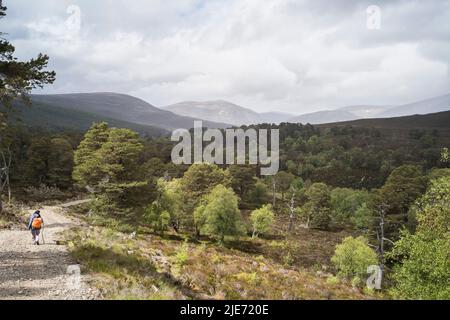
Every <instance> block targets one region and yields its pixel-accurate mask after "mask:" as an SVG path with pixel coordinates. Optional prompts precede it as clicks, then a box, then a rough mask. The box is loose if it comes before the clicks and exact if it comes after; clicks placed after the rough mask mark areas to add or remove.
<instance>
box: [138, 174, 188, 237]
mask: <svg viewBox="0 0 450 320" xmlns="http://www.w3.org/2000/svg"><path fill="white" fill-rule="evenodd" d="M175 181H176V180H174V181H172V182H166V181H165V180H163V179H160V180H159V181H158V196H157V198H156V200H155V201H153V202H152V203H151V204H150V205H149V206H148V207H147V208H146V210H145V214H144V216H145V218H146V221H147V222H148V223H149V224H150V226H151V228H152V229H153V230H154V231H155V232H159V233H161V234H163V233H164V231H165V230H167V228H168V227H169V226H170V225H174V226H175V227H176V225H177V213H178V212H177V210H178V209H177V208H178V204H179V203H178V201H179V200H178V198H177V197H176V193H174V192H173V188H172V187H173V185H174V182H175Z"/></svg>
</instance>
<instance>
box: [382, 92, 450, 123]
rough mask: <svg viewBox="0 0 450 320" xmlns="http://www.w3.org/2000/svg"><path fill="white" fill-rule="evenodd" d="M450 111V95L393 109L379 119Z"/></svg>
mask: <svg viewBox="0 0 450 320" xmlns="http://www.w3.org/2000/svg"><path fill="white" fill-rule="evenodd" d="M447 110H450V94H446V95H444V96H439V97H435V98H431V99H426V100H421V101H418V102H413V103H408V104H404V105H400V106H396V107H391V108H389V109H387V110H385V111H383V112H381V113H380V114H379V115H377V117H383V118H384V117H399V116H406V115H411V114H427V113H435V112H441V111H447Z"/></svg>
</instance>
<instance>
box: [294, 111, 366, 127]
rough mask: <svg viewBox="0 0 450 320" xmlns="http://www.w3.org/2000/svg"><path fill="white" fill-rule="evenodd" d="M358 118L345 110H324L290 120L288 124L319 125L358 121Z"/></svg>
mask: <svg viewBox="0 0 450 320" xmlns="http://www.w3.org/2000/svg"><path fill="white" fill-rule="evenodd" d="M358 118H359V117H358V116H356V115H354V114H353V113H351V112H348V111H345V110H325V111H317V112H312V113H306V114H303V115H300V116H296V117H293V118H290V119H289V120H288V122H293V123H303V124H306V123H310V124H320V123H328V122H339V121H347V120H354V119H358Z"/></svg>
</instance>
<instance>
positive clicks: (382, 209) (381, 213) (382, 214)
mask: <svg viewBox="0 0 450 320" xmlns="http://www.w3.org/2000/svg"><path fill="white" fill-rule="evenodd" d="M388 208H389V206H388V205H387V204H385V203H382V204H381V205H380V206H379V207H378V219H379V227H378V230H377V240H378V250H377V251H378V255H379V259H380V283H382V281H383V277H384V265H385V256H384V242H385V241H388V242H390V243H392V244H393V241H392V240H390V239H388V238H386V237H385V236H384V226H385V223H386V212H387V209H388Z"/></svg>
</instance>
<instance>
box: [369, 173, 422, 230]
mask: <svg viewBox="0 0 450 320" xmlns="http://www.w3.org/2000/svg"><path fill="white" fill-rule="evenodd" d="M426 185H427V178H426V176H424V175H422V171H421V169H420V168H419V167H418V166H413V165H403V166H400V167H398V168H396V169H394V171H392V173H391V174H390V175H389V177H388V179H387V181H386V183H385V184H384V185H383V187H382V188H381V189H379V191H378V192H377V193H374V195H373V196H374V197H373V208H375V210H376V207H377V206H379V205H380V204H386V205H388V209H387V216H386V224H385V234H386V237H388V238H390V239H395V238H397V237H398V235H399V230H400V228H402V227H403V226H404V225H405V224H407V225H411V224H412V223H413V221H408V218H411V216H410V215H408V211H409V208H410V207H411V205H412V204H414V201H415V200H416V199H417V198H418V197H420V196H421V195H422V194H423V193H424V192H425V189H426Z"/></svg>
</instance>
